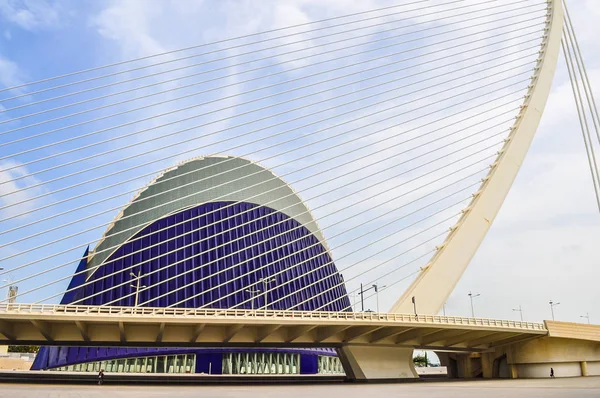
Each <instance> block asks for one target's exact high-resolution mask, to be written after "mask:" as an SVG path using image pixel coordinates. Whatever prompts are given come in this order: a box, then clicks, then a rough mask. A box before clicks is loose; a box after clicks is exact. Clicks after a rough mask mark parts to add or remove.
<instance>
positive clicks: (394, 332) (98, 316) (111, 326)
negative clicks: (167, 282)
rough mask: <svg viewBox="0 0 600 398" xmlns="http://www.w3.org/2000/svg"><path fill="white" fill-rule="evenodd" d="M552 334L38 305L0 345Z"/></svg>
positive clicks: (534, 327) (383, 318)
mask: <svg viewBox="0 0 600 398" xmlns="http://www.w3.org/2000/svg"><path fill="white" fill-rule="evenodd" d="M547 334H548V331H547V329H546V328H545V326H544V324H541V323H531V322H518V321H507V320H495V319H482V318H464V317H451V316H432V315H419V316H415V315H409V314H388V313H362V312H359V313H354V312H303V311H272V310H226V309H185V308H147V307H138V308H133V307H110V306H103V307H88V306H72V305H36V304H8V305H2V306H0V344H52V345H96V346H99V345H132V346H157V345H160V346H165V345H173V346H183V345H185V346H190V345H193V346H222V345H229V346H236V345H237V346H290V345H296V346H340V345H343V344H376V345H389V346H398V347H401V346H405V347H430V348H436V349H449V350H459V351H460V350H468V351H480V350H485V349H489V348H492V347H495V346H498V345H503V344H510V343H513V342H517V341H521V340H526V339H530V338H535V337H541V336H545V335H547Z"/></svg>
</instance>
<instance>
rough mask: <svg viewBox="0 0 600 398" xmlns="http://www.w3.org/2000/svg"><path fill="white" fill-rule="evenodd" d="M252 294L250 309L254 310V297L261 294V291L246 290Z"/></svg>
mask: <svg viewBox="0 0 600 398" xmlns="http://www.w3.org/2000/svg"><path fill="white" fill-rule="evenodd" d="M245 291H246V292H248V293H250V309H252V310H254V295H255V294H258V293H260V289H246V290H245Z"/></svg>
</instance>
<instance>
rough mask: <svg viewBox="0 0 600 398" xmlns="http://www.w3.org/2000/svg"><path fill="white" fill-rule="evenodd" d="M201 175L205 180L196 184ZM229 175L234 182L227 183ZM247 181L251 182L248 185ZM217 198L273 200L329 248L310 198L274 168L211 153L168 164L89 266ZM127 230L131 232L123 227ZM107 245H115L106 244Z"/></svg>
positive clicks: (117, 222)
mask: <svg viewBox="0 0 600 398" xmlns="http://www.w3.org/2000/svg"><path fill="white" fill-rule="evenodd" d="M179 175H181V176H180V177H179ZM201 180H202V181H203V182H202V183H199V184H191V183H193V182H194V181H201ZM234 180H236V181H234ZM229 181H233V182H231V183H227V182H229ZM183 185H185V186H183ZM180 186H181V187H180ZM178 187H180V188H178ZM213 187H214V188H213ZM246 187H249V188H248V189H244V188H246ZM162 192H164V193H162ZM146 198H148V199H146ZM247 198H251V199H247ZM215 201H218V202H223V201H233V202H237V201H243V202H248V203H253V204H256V205H264V204H265V203H268V207H270V208H272V209H274V210H277V211H281V212H282V213H284V214H286V215H287V216H289V217H291V218H294V219H295V220H296V221H298V222H299V223H300V224H302V225H304V226H305V227H306V228H307V229H308V230H309V231H310V232H311V233H312V234H314V235H315V237H316V238H317V239H318V240H319V241H320V242H321V243H322V244H323V246H324V247H325V248H326V250H329V249H328V246H327V244H326V242H325V238H324V237H323V235H322V233H321V231H320V229H319V227H318V225H317V223H316V221H315V220H314V218H313V216H312V214H311V212H310V210H309V209H308V207H307V206H306V204H304V202H303V201H302V199H301V198H300V197H299V196H298V194H297V193H296V192H295V191H294V190H293V189H292V188H291V187H290V186H289V185H288V184H287V183H286V182H285V181H283V180H282V179H281V178H279V177H277V175H275V173H273V172H272V171H271V170H269V169H267V168H265V167H263V166H261V165H259V164H257V163H256V162H252V161H250V160H248V159H244V158H241V157H236V156H210V157H199V158H194V159H190V160H187V161H185V162H182V163H180V164H178V165H177V166H174V167H171V168H169V169H166V170H165V171H164V172H162V173H161V174H160V175H158V176H157V177H156V178H155V179H153V180H152V181H151V182H150V183H149V184H148V185H146V187H145V188H143V189H141V190H140V191H139V192H138V193H137V194H136V195H135V196H134V197H133V199H132V200H131V201H130V202H129V203H128V204H127V205H126V206H124V207H123V209H122V210H121V212H120V213H119V214H118V215H117V216H116V217H115V219H114V220H113V222H112V223H111V224H110V225H109V226H108V228H107V229H106V231H105V232H104V235H103V236H102V238H101V240H100V241H99V242H98V244H97V245H96V247H95V248H94V251H93V252H91V253H90V255H89V257H88V268H89V269H97V268H94V267H97V266H98V265H100V264H102V263H103V262H104V261H105V260H106V259H107V258H109V256H110V255H111V254H112V253H113V252H115V251H116V250H118V248H119V247H120V246H121V245H122V244H123V243H125V242H127V241H128V240H129V239H130V238H131V237H132V236H134V235H135V234H136V233H138V232H139V231H141V230H142V229H143V228H145V227H146V226H147V225H149V224H150V223H152V222H154V221H156V220H159V219H161V218H164V217H166V216H168V215H170V214H173V213H176V212H179V211H182V210H185V209H188V208H190V207H193V206H197V205H200V204H203V203H210V202H215ZM126 230H127V232H126V233H121V231H126ZM108 248H112V249H111V250H105V249H108ZM89 276H90V275H88V277H89Z"/></svg>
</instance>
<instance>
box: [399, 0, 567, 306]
mask: <svg viewBox="0 0 600 398" xmlns="http://www.w3.org/2000/svg"><path fill="white" fill-rule="evenodd" d="M561 3H562V2H561V0H548V19H547V23H546V34H545V35H544V40H543V42H542V46H541V51H540V61H539V62H538V65H537V67H536V70H535V72H534V76H533V80H532V84H531V85H530V86H529V91H528V93H527V97H526V98H525V101H524V104H523V105H522V108H521V112H520V113H519V115H518V117H517V120H516V121H515V124H514V126H513V127H512V131H511V133H510V135H509V137H508V138H507V139H506V141H505V144H504V146H503V148H502V149H501V150H500V152H499V153H498V157H497V158H496V161H495V162H494V163H493V165H492V167H491V169H490V172H489V174H488V175H487V176H486V177H485V178H484V180H483V183H482V185H481V187H480V189H479V191H478V192H477V193H476V194H475V195H474V196H473V200H472V201H471V203H470V204H469V206H468V207H467V208H466V209H464V210H463V214H462V216H461V217H460V219H459V220H458V222H457V224H456V225H455V226H454V227H452V228H451V231H450V233H449V234H448V236H447V237H446V240H445V241H444V243H443V244H442V245H441V246H439V247H438V250H437V252H436V253H435V255H434V256H433V257H432V259H431V261H430V262H429V263H428V264H427V265H426V266H425V267H423V268H422V270H421V273H420V274H419V276H418V277H417V278H416V279H415V281H414V282H413V283H412V284H411V285H410V286H409V288H408V289H407V290H406V291H405V292H404V294H403V295H402V296H401V297H400V299H398V301H397V302H396V303H395V304H394V306H393V307H392V309H391V311H390V312H401V313H409V312H412V311H413V303H412V297H415V298H416V301H417V303H418V311H419V313H423V314H437V313H438V312H439V311H440V309H441V308H442V306H443V305H444V302H445V301H446V300H447V299H448V296H450V294H451V293H452V291H453V290H454V287H455V286H456V284H457V283H458V281H459V279H460V278H461V276H462V274H463V273H464V271H465V270H466V268H467V266H468V265H469V262H470V261H471V259H472V258H473V256H474V254H475V252H476V251H477V249H478V248H479V245H480V244H481V242H482V241H483V238H484V237H485V235H486V233H487V232H488V230H489V228H490V226H491V224H492V222H493V221H494V219H495V217H496V215H497V214H498V211H499V210H500V207H501V206H502V203H503V202H504V199H505V198H506V195H507V194H508V191H509V190H510V187H511V185H512V183H513V182H514V180H515V178H516V176H517V173H518V171H519V168H520V167H521V164H522V163H523V160H524V158H525V155H526V154H527V150H528V149H529V146H530V145H531V141H532V140H533V136H534V135H535V132H536V130H537V127H538V124H539V122H540V119H541V117H542V113H543V111H544V107H545V106H546V101H547V99H548V96H549V94H550V88H551V86H552V81H553V79H554V72H555V69H556V64H557V61H558V56H559V51H560V42H561V34H562V28H563V18H564V16H563V9H562V4H561Z"/></svg>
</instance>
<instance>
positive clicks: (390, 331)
mask: <svg viewBox="0 0 600 398" xmlns="http://www.w3.org/2000/svg"><path fill="white" fill-rule="evenodd" d="M411 330H414V328H384V329H380V330H377V331H376V332H374V333H372V334H371V339H370V340H369V342H370V343H371V344H374V343H378V342H380V341H381V340H384V339H387V338H388V337H393V336H397V335H399V334H402V333H406V332H409V331H411Z"/></svg>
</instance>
